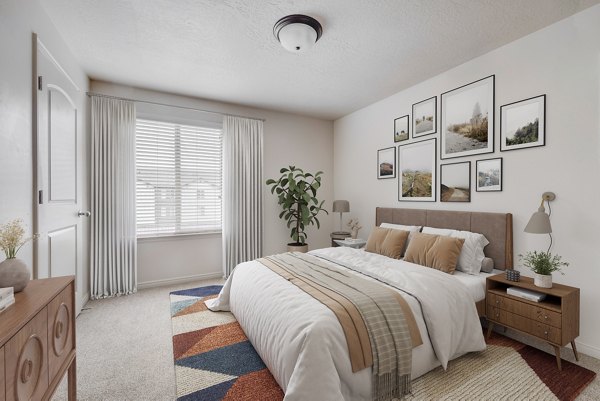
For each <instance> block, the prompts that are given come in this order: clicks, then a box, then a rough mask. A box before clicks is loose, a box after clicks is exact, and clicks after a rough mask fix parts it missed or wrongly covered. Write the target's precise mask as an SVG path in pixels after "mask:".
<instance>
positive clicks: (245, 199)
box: [222, 116, 263, 277]
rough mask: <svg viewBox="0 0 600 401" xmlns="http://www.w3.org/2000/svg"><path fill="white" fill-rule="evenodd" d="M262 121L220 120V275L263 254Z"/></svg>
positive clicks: (239, 118)
mask: <svg viewBox="0 0 600 401" xmlns="http://www.w3.org/2000/svg"><path fill="white" fill-rule="evenodd" d="M262 188H263V122H262V121H259V120H253V119H248V118H241V117H232V116H225V117H224V119H223V234H222V235H223V275H224V277H229V275H230V274H231V272H232V271H233V269H234V267H235V266H236V265H237V264H239V263H242V262H246V261H248V260H253V259H256V258H259V257H261V256H262V247H263V210H262V208H263V206H262Z"/></svg>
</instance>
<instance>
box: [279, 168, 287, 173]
mask: <svg viewBox="0 0 600 401" xmlns="http://www.w3.org/2000/svg"><path fill="white" fill-rule="evenodd" d="M288 171H289V170H288V169H287V168H285V167H284V168H282V169H281V170H279V173H280V174H283V173H287V172H288Z"/></svg>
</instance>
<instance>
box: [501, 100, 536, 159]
mask: <svg viewBox="0 0 600 401" xmlns="http://www.w3.org/2000/svg"><path fill="white" fill-rule="evenodd" d="M545 144H546V95H540V96H536V97H532V98H529V99H525V100H521V101H518V102H514V103H509V104H505V105H504V106H501V107H500V151H505V150H515V149H525V148H535V147H537V146H544V145H545Z"/></svg>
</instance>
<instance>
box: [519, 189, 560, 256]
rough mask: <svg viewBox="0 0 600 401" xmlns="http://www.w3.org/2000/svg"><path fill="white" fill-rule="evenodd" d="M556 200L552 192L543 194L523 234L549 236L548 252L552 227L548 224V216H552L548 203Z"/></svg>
mask: <svg viewBox="0 0 600 401" xmlns="http://www.w3.org/2000/svg"><path fill="white" fill-rule="evenodd" d="M554 199H556V194H555V193H554V192H544V193H543V194H542V203H540V207H539V208H538V210H537V212H535V213H533V214H532V215H531V218H530V219H529V223H527V225H526V226H525V230H524V231H525V232H526V233H530V234H548V235H549V236H550V246H548V252H550V248H551V247H552V225H551V224H550V215H551V214H552V208H551V207H550V202H552V201H553V200H554ZM544 202H546V203H547V204H548V214H546V209H545V208H544Z"/></svg>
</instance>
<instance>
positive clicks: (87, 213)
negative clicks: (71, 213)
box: [77, 210, 92, 217]
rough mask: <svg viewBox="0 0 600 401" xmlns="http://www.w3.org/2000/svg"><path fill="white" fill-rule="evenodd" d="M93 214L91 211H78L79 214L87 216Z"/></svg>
mask: <svg viewBox="0 0 600 401" xmlns="http://www.w3.org/2000/svg"><path fill="white" fill-rule="evenodd" d="M91 215H92V213H91V212H83V211H81V210H80V211H78V212H77V216H79V217H81V216H85V217H90V216H91Z"/></svg>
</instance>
